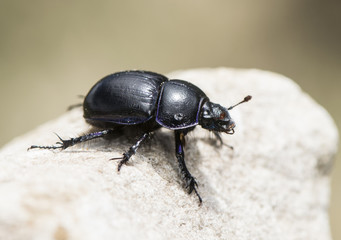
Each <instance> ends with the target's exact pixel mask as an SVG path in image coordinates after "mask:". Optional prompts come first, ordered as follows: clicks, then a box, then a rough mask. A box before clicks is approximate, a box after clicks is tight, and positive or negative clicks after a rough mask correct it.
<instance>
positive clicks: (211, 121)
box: [199, 101, 235, 133]
mask: <svg viewBox="0 0 341 240" xmlns="http://www.w3.org/2000/svg"><path fill="white" fill-rule="evenodd" d="M199 124H200V125H201V126H202V127H203V128H205V129H208V130H211V131H218V132H226V133H233V128H234V127H235V123H234V121H233V120H232V118H231V117H230V114H229V112H228V111H227V109H226V108H225V107H223V106H221V105H219V104H216V103H212V102H210V101H207V102H205V103H204V104H203V106H202V108H201V112H200V118H199Z"/></svg>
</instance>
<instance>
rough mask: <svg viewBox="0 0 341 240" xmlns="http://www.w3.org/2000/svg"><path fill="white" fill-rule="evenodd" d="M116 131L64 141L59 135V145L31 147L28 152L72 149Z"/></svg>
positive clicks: (111, 130) (105, 131)
mask: <svg viewBox="0 0 341 240" xmlns="http://www.w3.org/2000/svg"><path fill="white" fill-rule="evenodd" d="M113 131H114V130H113V129H106V130H103V131H99V132H93V133H89V134H86V135H83V136H80V137H76V138H70V139H68V140H64V139H62V138H61V137H59V136H58V134H56V135H57V137H58V138H59V140H60V142H56V144H58V145H52V146H39V145H32V146H31V147H29V148H28V149H27V150H30V149H34V148H39V149H63V150H64V149H66V148H68V147H71V146H73V145H75V144H77V143H81V142H85V141H89V140H91V139H95V138H100V137H104V136H106V135H108V134H110V133H112V132H113Z"/></svg>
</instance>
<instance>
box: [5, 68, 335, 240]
mask: <svg viewBox="0 0 341 240" xmlns="http://www.w3.org/2000/svg"><path fill="white" fill-rule="evenodd" d="M168 76H169V77H172V78H178V79H183V80H187V81H190V82H192V83H194V84H196V85H197V86H199V87H200V88H201V89H202V90H204V91H205V93H206V94H207V95H208V96H209V97H210V99H211V101H213V102H217V103H220V104H221V105H224V106H226V107H229V106H231V105H232V104H235V103H237V102H239V101H240V100H242V99H243V98H244V96H246V95H252V96H253V99H252V100H251V101H250V102H248V103H245V104H243V105H241V106H238V107H236V108H235V109H233V110H231V111H230V114H231V116H232V118H233V119H234V120H235V122H236V125H237V126H236V128H235V130H236V132H235V134H234V135H223V136H222V138H223V141H224V143H225V144H228V145H232V146H233V147H234V149H233V150H231V148H229V147H227V146H223V147H219V146H218V147H217V144H216V142H215V138H214V136H213V134H211V133H209V132H208V131H206V130H204V129H202V128H201V127H200V126H198V127H197V128H196V129H195V130H194V131H193V132H192V133H190V134H189V135H188V137H187V139H186V140H187V145H186V148H185V153H186V155H185V157H186V162H187V165H188V168H189V170H190V172H191V173H192V174H193V175H194V176H195V177H196V180H197V182H198V185H199V187H198V191H199V192H200V194H201V197H202V198H203V204H202V206H198V200H197V198H196V196H195V195H194V194H191V195H188V194H187V192H186V190H184V188H183V184H182V181H181V179H180V177H179V173H178V168H177V161H176V157H175V154H174V148H175V147H174V139H173V138H174V136H173V133H172V131H169V130H166V129H161V130H159V131H157V132H156V134H155V135H154V137H153V138H152V139H151V140H150V141H148V142H147V143H146V144H145V145H144V146H142V147H141V148H140V149H139V151H138V153H137V154H136V155H135V156H134V157H133V158H132V159H131V161H130V162H129V164H128V165H127V166H123V167H122V169H121V172H120V173H117V170H116V169H117V162H116V161H108V160H109V159H110V158H113V157H119V156H121V154H122V153H123V152H124V151H125V150H127V149H128V148H129V147H130V146H131V145H132V144H133V143H134V141H135V140H134V139H131V138H129V139H127V138H126V137H124V136H117V137H115V138H112V139H97V140H93V141H89V142H87V143H84V144H80V145H76V146H74V147H71V148H69V149H66V150H64V151H59V150H54V151H50V150H31V151H26V149H27V148H28V147H29V146H30V145H32V144H40V145H51V144H53V143H55V142H56V141H57V140H58V139H57V137H56V136H55V135H54V134H53V132H56V133H58V134H59V135H60V136H61V137H63V138H68V137H76V136H79V135H81V134H82V133H86V132H88V131H91V128H90V127H89V126H88V125H87V124H86V123H85V122H84V120H83V118H82V111H81V109H75V110H72V111H70V112H66V113H65V114H64V115H63V116H61V117H59V118H58V119H56V120H54V121H51V122H48V123H46V124H44V125H42V126H40V127H38V128H37V129H35V130H33V131H31V132H30V133H27V134H25V135H23V136H21V137H18V138H16V139H14V140H13V141H12V142H10V143H8V144H7V145H6V146H4V147H3V148H2V150H1V151H0V169H1V170H0V196H1V197H0V239H25V240H26V239H39V240H40V239H41V240H43V239H44V240H46V239H56V240H65V239H81V240H88V239H205V240H206V239H229V240H234V239H238V240H249V239H260V240H264V239H269V240H270V239H271V240H273V239H276V240H281V239H286V240H287V239H296V240H298V239H302V240H303V239H304V240H307V239H309V240H313V239H316V240H330V239H331V236H330V230H329V220H328V206H329V195H330V187H329V183H330V176H329V172H330V170H331V168H332V163H333V157H334V155H335V153H336V151H337V141H338V133H337V129H336V127H335V124H334V122H333V120H332V119H331V117H330V116H329V115H328V113H327V112H326V111H325V110H324V109H323V108H322V107H321V106H319V105H318V104H317V103H316V102H314V101H313V100H312V99H311V98H310V97H309V96H308V95H307V94H305V93H304V92H302V90H301V89H300V88H299V87H298V86H297V85H296V84H295V83H294V82H293V81H292V80H290V79H288V78H286V77H283V76H281V75H278V74H275V73H271V72H266V71H260V70H253V69H251V70H240V69H227V68H216V69H193V70H186V71H178V72H173V73H171V74H169V75H168ZM42 114H43V113H42Z"/></svg>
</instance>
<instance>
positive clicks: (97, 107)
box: [29, 70, 251, 204]
mask: <svg viewBox="0 0 341 240" xmlns="http://www.w3.org/2000/svg"><path fill="white" fill-rule="evenodd" d="M250 99H251V96H246V97H245V98H244V100H243V101H241V102H239V103H238V104H236V105H234V106H231V107H230V108H228V109H227V108H225V107H223V106H221V105H219V104H216V103H213V102H211V101H210V100H209V98H208V97H207V96H206V94H205V93H204V92H203V91H202V90H201V89H200V88H198V87H197V86H195V85H193V84H192V83H189V82H186V81H184V80H178V79H173V80H169V79H168V78H167V77H165V76H163V75H161V74H158V73H154V72H150V71H137V70H132V71H123V72H117V73H114V74H110V75H108V76H106V77H104V78H102V79H101V80H99V81H98V82H97V83H96V84H95V85H94V86H93V87H92V88H91V89H90V91H89V93H88V94H87V95H86V97H85V99H84V102H83V104H82V105H83V112H84V118H85V120H86V122H87V123H89V124H90V125H92V126H94V127H97V128H99V129H100V131H97V132H92V133H89V134H86V135H83V136H80V137H76V138H70V139H68V140H64V139H62V138H61V137H59V136H58V135H57V137H58V138H59V139H60V142H57V143H56V144H57V145H52V146H39V145H32V146H31V147H30V148H29V149H34V148H38V149H66V148H68V147H70V146H73V145H75V144H77V143H81V142H85V141H88V140H91V139H95V138H100V137H104V136H106V135H109V134H112V133H114V132H115V131H117V130H118V129H120V128H133V127H134V128H135V129H138V130H140V131H141V132H142V134H141V136H139V139H138V140H137V141H136V143H135V144H134V145H133V146H131V147H130V148H129V149H128V150H127V151H126V152H124V153H123V155H122V157H119V158H112V159H111V160H114V159H118V160H120V161H119V163H118V167H117V171H120V170H121V167H122V165H123V164H126V163H127V162H128V161H129V159H130V158H131V157H132V156H133V155H134V154H135V153H136V151H137V150H138V148H139V147H140V145H141V144H142V143H143V142H144V141H145V140H146V139H147V138H148V137H149V136H150V135H151V133H152V132H154V131H155V130H157V129H159V128H161V127H164V128H168V129H171V130H173V131H174V137H175V155H176V158H177V161H178V165H179V170H180V175H181V178H182V179H183V181H184V183H185V187H186V189H188V193H189V194H190V193H192V192H193V191H194V192H195V194H196V196H197V197H198V199H199V204H201V202H202V199H201V197H200V195H199V193H198V191H197V187H198V184H197V182H196V181H195V179H194V177H193V176H192V175H191V173H190V172H189V171H188V169H187V167H186V164H185V158H184V144H185V136H186V135H187V133H188V132H190V131H192V130H193V129H194V128H195V127H196V126H197V125H200V126H201V127H202V128H204V129H207V130H209V131H213V133H214V134H215V136H216V137H217V138H218V139H219V140H220V141H221V138H220V135H219V133H221V132H223V133H227V134H233V133H234V128H235V122H234V121H233V120H232V118H231V117H230V114H229V112H228V110H231V109H232V108H234V107H235V106H237V105H239V104H241V103H243V102H247V101H249V100H250Z"/></svg>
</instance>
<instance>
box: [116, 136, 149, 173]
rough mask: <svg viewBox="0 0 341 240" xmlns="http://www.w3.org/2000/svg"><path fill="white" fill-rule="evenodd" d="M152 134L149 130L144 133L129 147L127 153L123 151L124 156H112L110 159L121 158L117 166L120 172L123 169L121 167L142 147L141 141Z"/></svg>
mask: <svg viewBox="0 0 341 240" xmlns="http://www.w3.org/2000/svg"><path fill="white" fill-rule="evenodd" d="M149 136H150V133H149V132H147V133H144V134H143V135H142V137H140V138H139V140H137V142H136V143H135V144H134V145H133V146H131V147H130V148H129V150H128V151H126V152H125V153H123V156H122V157H119V158H111V159H110V160H118V159H120V160H121V161H120V162H119V163H118V166H117V171H118V172H119V171H120V170H121V167H122V165H123V164H126V163H127V162H128V161H129V159H130V158H131V157H132V156H133V155H134V154H135V153H136V151H137V149H138V148H139V147H140V145H141V143H142V142H143V141H144V140H145V139H146V138H147V137H149Z"/></svg>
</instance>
